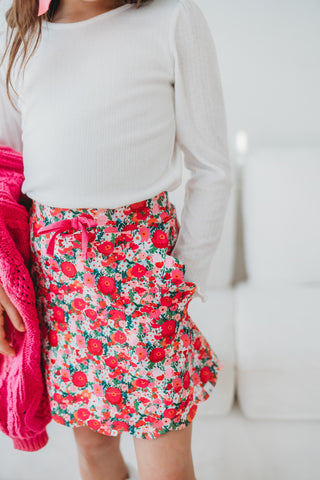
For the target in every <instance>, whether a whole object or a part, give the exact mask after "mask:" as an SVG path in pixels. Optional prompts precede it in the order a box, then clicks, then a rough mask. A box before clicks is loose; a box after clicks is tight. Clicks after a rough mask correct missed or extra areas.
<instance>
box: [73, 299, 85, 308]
mask: <svg viewBox="0 0 320 480" xmlns="http://www.w3.org/2000/svg"><path fill="white" fill-rule="evenodd" d="M71 305H72V307H73V309H74V310H83V309H84V308H85V307H86V306H87V304H86V302H85V301H84V300H83V298H75V299H74V300H73V301H72V302H71Z"/></svg>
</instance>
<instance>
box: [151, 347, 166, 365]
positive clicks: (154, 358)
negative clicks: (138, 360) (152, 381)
mask: <svg viewBox="0 0 320 480" xmlns="http://www.w3.org/2000/svg"><path fill="white" fill-rule="evenodd" d="M164 357H165V351H164V349H163V348H161V347H157V348H154V349H153V350H151V352H150V353H149V360H150V361H151V362H153V363H156V362H161V361H162V360H163V359H164Z"/></svg>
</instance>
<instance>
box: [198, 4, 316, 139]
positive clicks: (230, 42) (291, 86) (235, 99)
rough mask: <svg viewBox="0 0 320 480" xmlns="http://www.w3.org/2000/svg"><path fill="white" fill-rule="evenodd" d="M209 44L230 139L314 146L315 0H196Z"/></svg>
mask: <svg viewBox="0 0 320 480" xmlns="http://www.w3.org/2000/svg"><path fill="white" fill-rule="evenodd" d="M197 3H198V5H199V6H200V7H201V9H202V10H203V12H204V14H205V16H206V18H207V20H208V22H209V25H210V27H211V29H212V34H213V37H214V40H215V43H216V48H217V53H218V59H219V63H220V69H221V76H222V83H223V88H224V94H225V103H226V109H227V116H228V131H229V132H228V133H229V141H230V144H231V145H233V143H234V135H235V132H236V131H237V130H239V129H244V130H246V131H247V132H248V136H249V148H250V146H251V147H256V146H260V145H273V146H275V145H292V146H293V145H304V144H307V145H319V142H320V141H319V139H320V114H319V112H320V94H319V85H320V62H319V58H320V28H319V25H320V2H319V0H304V1H303V2H301V1H300V0H281V1H279V0H264V1H261V0H227V1H217V0H197Z"/></svg>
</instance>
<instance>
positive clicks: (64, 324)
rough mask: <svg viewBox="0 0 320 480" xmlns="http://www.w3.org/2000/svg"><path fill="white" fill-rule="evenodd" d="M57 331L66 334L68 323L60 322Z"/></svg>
mask: <svg viewBox="0 0 320 480" xmlns="http://www.w3.org/2000/svg"><path fill="white" fill-rule="evenodd" d="M57 329H58V330H60V332H65V331H66V330H67V329H68V324H67V322H58V323H57Z"/></svg>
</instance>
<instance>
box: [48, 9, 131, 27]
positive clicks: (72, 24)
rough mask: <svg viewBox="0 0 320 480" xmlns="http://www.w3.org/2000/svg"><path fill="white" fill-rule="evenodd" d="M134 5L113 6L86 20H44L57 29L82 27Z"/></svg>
mask: <svg viewBox="0 0 320 480" xmlns="http://www.w3.org/2000/svg"><path fill="white" fill-rule="evenodd" d="M132 5H134V4H133V3H125V4H124V5H121V6H120V7H116V8H113V9H112V10H108V11H107V12H103V13H100V14H99V15H95V16H94V17H91V18H87V19H86V20H80V21H79V22H66V23H55V22H47V21H45V20H43V24H44V25H45V26H46V28H50V29H55V30H61V29H67V28H77V27H82V26H85V25H89V24H91V23H95V22H97V21H98V20H102V19H104V18H107V17H111V16H113V15H115V14H117V13H120V12H123V11H124V10H127V9H128V8H130V7H132Z"/></svg>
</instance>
